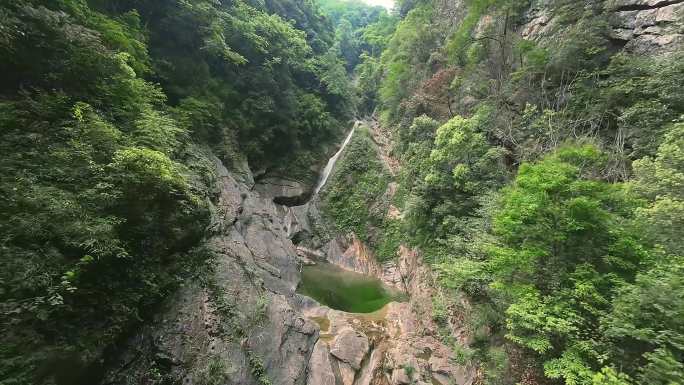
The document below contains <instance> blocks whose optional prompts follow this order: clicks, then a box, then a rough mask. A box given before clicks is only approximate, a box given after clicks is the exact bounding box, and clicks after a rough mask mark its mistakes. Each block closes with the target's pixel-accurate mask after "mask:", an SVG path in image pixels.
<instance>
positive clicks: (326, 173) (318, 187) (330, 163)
mask: <svg viewBox="0 0 684 385" xmlns="http://www.w3.org/2000/svg"><path fill="white" fill-rule="evenodd" d="M359 123H360V122H359V121H358V120H357V121H356V123H354V127H352V129H351V131H349V134H348V135H347V138H346V139H345V140H344V142H343V143H342V146H341V147H340V149H339V150H337V152H336V153H335V155H333V156H332V157H331V158H330V159H329V160H328V164H326V165H325V168H324V169H323V173H321V177H320V178H319V179H318V184H317V185H316V189H315V190H314V196H316V195H318V192H319V191H321V189H322V188H323V186H325V182H327V181H328V177H329V176H330V173H331V172H332V170H333V167H335V162H337V158H339V157H340V155H341V154H342V151H344V148H345V147H347V144H349V141H350V140H351V138H352V135H354V130H356V126H358V125H359Z"/></svg>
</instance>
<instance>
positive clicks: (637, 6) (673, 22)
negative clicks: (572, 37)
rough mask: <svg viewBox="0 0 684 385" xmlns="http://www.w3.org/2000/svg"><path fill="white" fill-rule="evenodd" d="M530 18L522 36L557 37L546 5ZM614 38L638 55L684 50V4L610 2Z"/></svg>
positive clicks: (670, 0) (607, 5) (533, 10)
mask: <svg viewBox="0 0 684 385" xmlns="http://www.w3.org/2000/svg"><path fill="white" fill-rule="evenodd" d="M540 3H541V4H537V5H536V6H534V7H532V8H531V9H530V10H529V11H528V12H527V14H526V19H527V22H526V23H525V24H524V25H523V26H522V28H521V30H520V32H521V34H522V36H523V37H524V38H526V39H531V40H543V39H545V38H550V37H553V35H554V34H555V33H556V32H555V30H554V28H553V26H554V21H555V20H554V18H553V15H552V14H551V13H550V12H549V9H548V7H546V6H545V5H544V4H543V2H540ZM604 4H605V9H606V10H607V11H608V12H609V15H610V17H609V19H610V24H611V27H612V32H611V38H612V39H614V40H615V41H616V43H618V44H624V50H625V51H627V52H631V53H635V54H649V55H662V54H669V53H672V52H676V51H679V50H681V49H683V48H684V35H683V31H684V1H681V0H680V1H678V0H607V1H605V3H604Z"/></svg>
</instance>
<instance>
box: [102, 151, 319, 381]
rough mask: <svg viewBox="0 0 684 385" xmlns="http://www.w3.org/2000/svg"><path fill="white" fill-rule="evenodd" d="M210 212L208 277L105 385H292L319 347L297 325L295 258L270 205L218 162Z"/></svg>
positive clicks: (140, 338) (164, 315) (312, 330)
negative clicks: (159, 383) (158, 384)
mask: <svg viewBox="0 0 684 385" xmlns="http://www.w3.org/2000/svg"><path fill="white" fill-rule="evenodd" d="M216 167H217V175H218V176H219V178H218V184H219V186H218V188H219V191H220V196H219V200H218V203H217V204H216V206H215V207H213V209H212V220H211V225H210V227H209V229H208V233H209V234H210V236H209V239H208V240H207V246H208V247H209V248H210V249H211V250H212V251H213V253H214V255H215V260H214V261H212V266H213V272H211V273H210V274H209V276H207V277H204V279H203V280H205V281H207V282H208V283H207V284H204V285H201V284H199V283H193V284H189V285H187V286H186V287H183V288H182V289H181V290H180V291H179V292H178V293H177V294H176V295H174V296H173V297H171V298H169V299H168V301H166V303H165V304H164V305H163V308H162V309H161V311H160V312H159V313H158V316H157V317H156V318H155V320H154V321H153V322H152V323H150V324H148V325H146V326H145V327H143V329H142V330H140V331H139V332H138V333H136V334H135V335H134V336H133V337H131V338H130V339H129V341H128V342H127V343H126V344H125V345H126V346H124V347H123V348H122V349H121V351H122V353H121V356H120V358H119V359H118V360H117V363H116V364H113V365H111V367H110V370H109V372H108V374H107V375H106V378H105V381H104V383H107V384H140V383H151V381H152V380H154V379H155V378H158V377H159V376H161V377H162V378H165V379H167V380H169V381H171V382H173V383H182V384H184V385H192V384H202V383H207V382H211V381H214V382H216V383H221V384H247V385H249V384H259V383H261V382H263V381H265V380H266V379H268V380H269V381H270V382H271V383H273V384H281V385H295V384H304V383H306V381H307V373H306V368H307V365H308V362H309V357H310V356H311V352H312V351H313V348H314V344H315V343H316V340H317V339H318V328H317V327H316V325H315V323H313V322H312V321H310V320H308V319H306V318H304V317H303V315H302V312H301V310H300V307H301V306H302V301H301V298H300V297H299V296H298V295H295V293H294V291H295V288H296V286H297V284H298V282H299V264H298V262H297V261H298V259H297V251H296V250H295V247H294V245H293V244H292V242H291V240H290V239H289V238H288V236H287V232H286V231H285V225H284V223H283V222H282V220H281V212H280V211H279V210H281V209H280V208H279V207H278V206H277V205H276V204H274V203H273V200H272V197H270V196H266V197H264V196H262V195H261V194H260V193H259V192H258V191H254V190H252V186H251V185H250V184H249V182H250V181H251V180H252V178H251V176H249V175H241V176H240V179H239V181H238V180H236V178H235V177H234V176H233V174H232V173H231V172H229V171H228V170H226V168H225V167H223V165H222V164H221V162H220V161H218V160H216Z"/></svg>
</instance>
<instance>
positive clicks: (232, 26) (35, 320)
mask: <svg viewBox="0 0 684 385" xmlns="http://www.w3.org/2000/svg"><path fill="white" fill-rule="evenodd" d="M333 45H334V31H333V28H332V24H331V23H330V21H329V20H328V19H326V18H325V17H324V16H323V15H322V14H321V13H320V10H319V8H318V6H317V5H315V4H313V3H311V2H293V1H286V0H282V1H277V0H273V1H267V2H265V3H263V2H262V3H259V2H245V1H233V2H217V1H206V0H197V1H180V0H179V1H166V2H158V1H128V0H116V1H104V0H102V1H100V0H61V1H42V0H22V1H11V2H3V3H2V5H0V57H1V58H2V59H0V71H2V73H3V74H4V75H3V76H2V78H0V139H2V140H0V154H1V155H0V174H1V175H2V176H1V177H0V178H1V179H0V196H1V197H2V198H0V212H1V213H2V214H3V215H2V219H0V233H1V234H2V236H1V238H0V317H1V318H0V325H2V329H3V336H2V337H1V338H0V346H2V347H1V348H0V383H2V384H36V383H43V382H48V383H52V382H57V383H59V384H70V385H71V384H78V383H96V382H97V381H98V375H99V373H98V370H99V369H98V366H99V365H100V364H101V363H102V361H101V360H100V358H101V356H102V353H103V352H104V351H105V349H107V348H109V347H110V346H111V345H112V344H113V343H114V342H116V340H117V339H118V338H120V337H122V336H124V335H125V333H126V332H127V331H128V330H129V329H130V328H131V327H132V326H134V325H135V324H136V322H138V321H140V319H141V318H143V317H144V316H145V315H146V314H145V312H144V311H143V309H148V310H152V309H153V306H152V305H154V304H155V303H157V302H158V301H159V300H160V299H161V298H163V297H164V296H165V295H166V294H168V293H169V292H170V291H171V290H173V288H174V287H176V286H177V285H178V283H180V282H181V281H182V279H183V277H185V276H187V275H189V274H192V272H193V271H195V270H197V266H199V265H200V264H201V263H202V261H203V260H204V259H205V258H206V253H205V252H204V251H203V250H202V248H201V247H200V245H201V239H202V237H203V236H204V231H205V227H206V224H207V221H208V206H209V204H208V202H209V201H210V200H212V199H214V198H215V197H216V191H214V190H215V182H216V181H215V176H214V171H213V170H214V168H215V165H214V163H215V158H214V154H215V155H216V156H218V157H219V158H221V159H222V160H223V161H224V162H225V163H226V165H228V166H231V164H233V163H232V162H241V161H242V160H244V159H247V160H249V162H250V165H251V166H253V167H263V168H268V169H277V168H278V167H281V166H282V165H285V164H288V162H294V161H295V159H294V158H296V157H299V158H306V159H307V160H310V159H311V158H317V157H320V155H322V154H321V152H322V151H324V149H325V145H326V144H327V143H331V142H332V141H334V140H335V139H336V138H337V137H338V136H339V134H341V130H340V129H341V127H342V125H343V124H345V125H346V121H347V120H348V119H349V118H350V117H351V116H352V114H353V112H354V105H353V92H352V91H351V88H350V86H349V81H348V77H347V73H346V71H345V66H346V64H345V62H344V61H343V59H341V58H340V57H338V56H337V54H336V52H335V51H334V50H331V47H332V46H333ZM308 167H309V164H307V165H306V168H307V169H308Z"/></svg>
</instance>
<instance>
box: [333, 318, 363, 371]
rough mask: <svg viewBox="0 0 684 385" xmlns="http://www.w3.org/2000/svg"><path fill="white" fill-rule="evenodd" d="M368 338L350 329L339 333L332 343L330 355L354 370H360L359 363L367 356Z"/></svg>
mask: <svg viewBox="0 0 684 385" xmlns="http://www.w3.org/2000/svg"><path fill="white" fill-rule="evenodd" d="M369 347H370V345H369V344H368V337H366V336H365V335H364V334H363V333H361V332H359V331H356V330H354V329H352V328H350V327H348V328H345V329H343V330H341V331H340V332H339V334H338V335H337V337H335V341H334V342H333V343H332V347H331V349H330V354H332V355H333V356H335V357H337V358H338V359H339V360H341V361H343V362H346V363H348V364H349V365H350V366H351V367H352V368H354V369H355V370H359V369H360V368H361V361H362V360H363V358H364V357H365V356H366V354H368V349H369Z"/></svg>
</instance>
